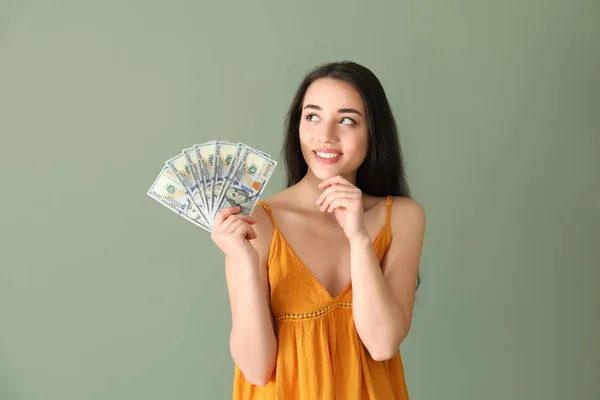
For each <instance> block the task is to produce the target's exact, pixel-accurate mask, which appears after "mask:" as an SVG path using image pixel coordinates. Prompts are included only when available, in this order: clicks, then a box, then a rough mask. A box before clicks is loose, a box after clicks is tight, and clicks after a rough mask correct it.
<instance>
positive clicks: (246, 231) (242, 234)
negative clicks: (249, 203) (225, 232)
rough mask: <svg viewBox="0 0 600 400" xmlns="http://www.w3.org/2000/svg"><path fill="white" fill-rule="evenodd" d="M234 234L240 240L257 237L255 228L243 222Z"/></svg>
mask: <svg viewBox="0 0 600 400" xmlns="http://www.w3.org/2000/svg"><path fill="white" fill-rule="evenodd" d="M240 222H241V221H240ZM233 235H234V237H235V238H237V239H239V241H240V242H243V241H244V240H246V239H248V240H252V239H256V233H255V232H254V229H252V227H251V226H250V225H247V224H243V223H242V224H241V225H240V226H238V227H236V228H235V230H234V231H233Z"/></svg>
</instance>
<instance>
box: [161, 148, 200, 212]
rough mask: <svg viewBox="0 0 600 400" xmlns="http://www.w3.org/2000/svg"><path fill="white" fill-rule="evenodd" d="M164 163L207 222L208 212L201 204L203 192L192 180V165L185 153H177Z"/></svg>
mask: <svg viewBox="0 0 600 400" xmlns="http://www.w3.org/2000/svg"><path fill="white" fill-rule="evenodd" d="M165 164H166V166H167V167H168V168H169V169H170V170H171V172H172V173H173V175H174V176H175V178H176V179H177V180H179V182H180V183H181V185H182V188H183V189H184V191H185V194H186V196H188V197H189V198H190V200H191V201H192V203H194V205H195V206H196V208H197V209H198V211H199V212H200V215H201V216H202V218H204V221H205V222H206V223H209V222H210V221H209V214H208V212H207V211H206V208H205V207H204V205H203V199H202V197H203V194H202V193H201V192H200V189H199V187H198V185H197V184H196V181H195V180H194V177H193V175H192V165H191V164H188V162H187V160H186V157H185V155H184V154H183V153H179V154H178V155H176V156H175V157H172V158H170V159H168V160H167V161H165Z"/></svg>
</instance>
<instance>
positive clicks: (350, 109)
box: [304, 104, 363, 117]
mask: <svg viewBox="0 0 600 400" xmlns="http://www.w3.org/2000/svg"><path fill="white" fill-rule="evenodd" d="M304 108H305V109H306V108H312V109H313V110H319V111H322V110H323V109H322V108H321V107H319V106H317V105H315V104H307V105H305V106H304ZM338 112H339V113H347V114H358V115H360V116H361V117H362V116H363V115H362V114H361V113H360V112H358V111H357V110H355V109H354V108H340V109H339V110H338Z"/></svg>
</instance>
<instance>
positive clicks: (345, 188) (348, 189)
mask: <svg viewBox="0 0 600 400" xmlns="http://www.w3.org/2000/svg"><path fill="white" fill-rule="evenodd" d="M334 192H336V193H346V194H347V195H349V196H351V195H358V194H360V190H359V189H357V188H354V187H352V188H351V187H349V186H342V185H334V186H330V187H328V188H327V189H325V190H324V191H323V193H321V196H319V199H318V200H317V205H321V204H323V202H324V201H325V200H326V199H327V198H328V197H329V196H331V195H332V193H334Z"/></svg>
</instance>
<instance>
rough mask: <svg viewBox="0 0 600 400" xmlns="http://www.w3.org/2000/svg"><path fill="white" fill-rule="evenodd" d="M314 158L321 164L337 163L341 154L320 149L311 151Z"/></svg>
mask: <svg viewBox="0 0 600 400" xmlns="http://www.w3.org/2000/svg"><path fill="white" fill-rule="evenodd" d="M313 153H314V155H315V158H316V159H317V161H318V162H320V163H321V164H332V163H335V162H337V161H338V160H339V159H340V157H341V156H342V154H343V153H342V152H341V151H338V150H335V149H328V148H320V149H316V150H313Z"/></svg>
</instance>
